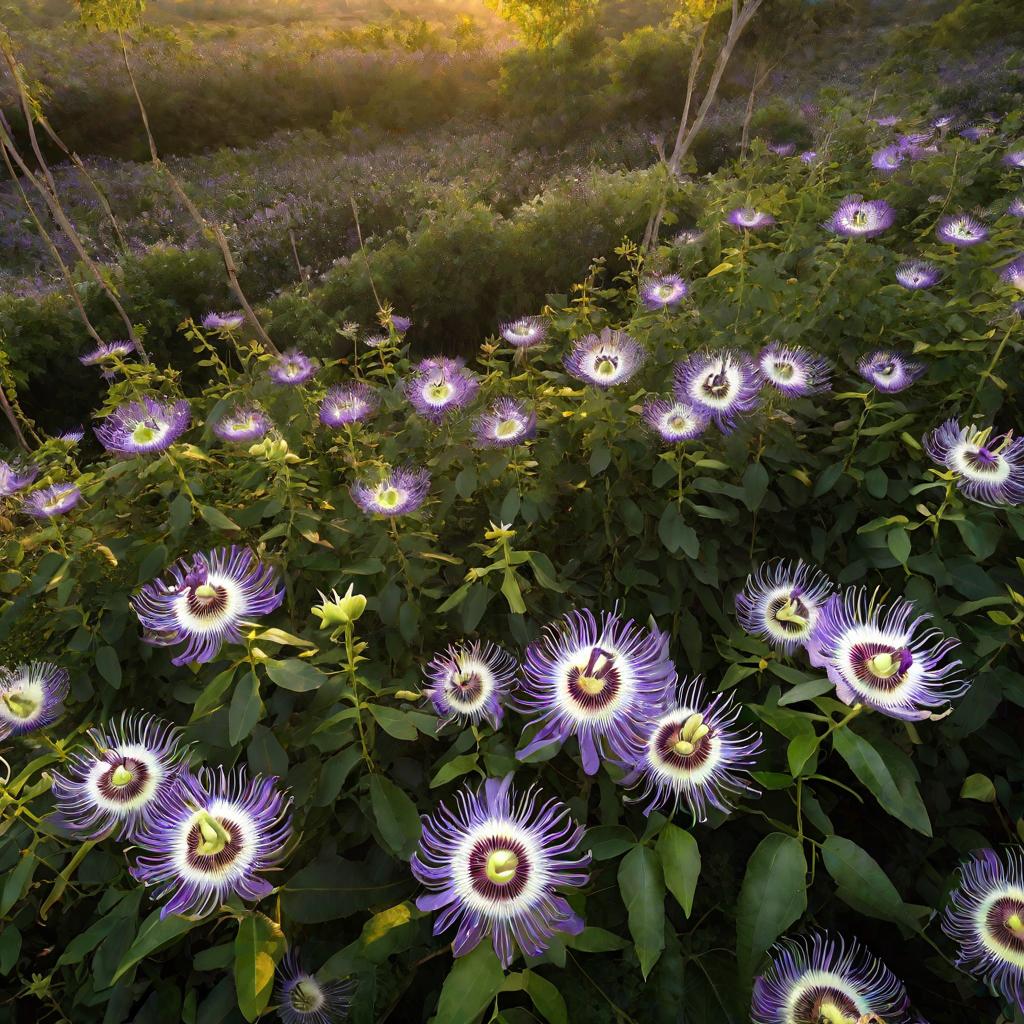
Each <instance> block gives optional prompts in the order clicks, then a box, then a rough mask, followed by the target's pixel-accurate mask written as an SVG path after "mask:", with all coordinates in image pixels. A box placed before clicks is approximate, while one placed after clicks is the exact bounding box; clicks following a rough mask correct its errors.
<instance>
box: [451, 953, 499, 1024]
mask: <svg viewBox="0 0 1024 1024" xmlns="http://www.w3.org/2000/svg"><path fill="white" fill-rule="evenodd" d="M504 984H505V972H504V971H503V970H502V969H501V964H500V963H498V958H497V957H496V956H495V955H494V949H493V948H492V946H491V943H490V942H489V941H487V940H486V939H485V940H484V941H482V942H481V943H480V945H478V946H477V947H476V949H474V950H473V951H472V952H471V953H467V954H466V955H465V956H460V957H456V958H455V963H454V964H453V965H452V969H451V970H450V971H449V972H448V977H447V978H445V979H444V985H443V986H442V987H441V997H440V999H438V1001H437V1014H436V1015H435V1017H434V1024H472V1022H473V1021H474V1020H476V1018H477V1017H478V1016H479V1015H480V1014H481V1013H483V1012H484V1010H486V1009H487V1007H488V1006H490V1004H491V1000H493V999H494V997H495V996H496V995H497V994H498V993H499V992H500V991H501V989H502V986H503V985H504Z"/></svg>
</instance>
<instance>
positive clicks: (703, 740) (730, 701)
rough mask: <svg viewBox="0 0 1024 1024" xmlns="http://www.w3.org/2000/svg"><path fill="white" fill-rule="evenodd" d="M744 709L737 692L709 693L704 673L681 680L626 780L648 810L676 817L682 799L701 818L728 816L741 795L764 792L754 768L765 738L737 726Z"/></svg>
mask: <svg viewBox="0 0 1024 1024" xmlns="http://www.w3.org/2000/svg"><path fill="white" fill-rule="evenodd" d="M741 711H742V705H737V704H736V703H735V701H734V696H733V695H730V694H725V693H717V694H714V695H711V696H709V695H708V693H707V691H706V688H705V686H704V683H703V681H702V680H701V678H700V677H699V676H698V677H697V678H696V679H694V680H693V681H692V682H690V683H687V682H686V681H685V680H684V681H683V682H682V683H681V684H680V687H679V694H678V698H677V702H676V705H675V706H674V707H671V708H669V709H668V710H667V711H665V712H664V713H663V714H661V715H660V716H658V717H657V718H655V719H653V720H651V721H650V722H648V723H647V724H646V725H645V726H644V732H645V733H646V739H645V740H644V746H643V750H642V752H641V753H640V755H639V756H638V757H637V759H636V761H635V763H634V765H633V767H632V770H631V771H630V772H629V773H628V774H627V775H626V776H624V777H623V779H622V780H621V781H622V785H623V786H626V787H634V786H636V787H638V788H639V789H640V793H639V795H638V796H637V797H635V799H636V800H638V801H641V802H643V801H647V806H646V807H645V808H644V814H646V815H650V814H651V812H652V811H655V810H661V811H663V812H664V813H665V814H667V815H669V816H672V815H674V814H675V811H676V809H677V807H678V806H679V804H680V803H682V804H684V805H685V806H686V808H687V809H688V810H689V811H690V813H691V814H692V815H693V818H694V820H695V821H707V820H708V809H709V808H712V807H713V808H715V809H716V810H718V811H720V812H721V813H723V814H728V813H729V811H730V810H731V809H732V807H733V806H734V804H735V802H736V799H737V798H738V797H740V796H741V795H743V794H750V795H752V796H760V791H759V790H758V789H757V788H756V787H754V786H753V785H752V784H751V781H750V775H749V771H750V769H751V768H752V767H753V765H754V764H755V762H756V760H757V755H758V753H759V752H760V750H761V747H762V745H763V738H762V736H761V733H759V732H757V731H756V730H753V729H742V728H737V726H736V719H737V718H738V717H739V715H740V712H741Z"/></svg>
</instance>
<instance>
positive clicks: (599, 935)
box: [565, 925, 629, 953]
mask: <svg viewBox="0 0 1024 1024" xmlns="http://www.w3.org/2000/svg"><path fill="white" fill-rule="evenodd" d="M565 944H566V945H567V946H571V947H572V948H573V949H578V950H579V951H580V952H581V953H611V952H612V951H613V950H617V949H625V948H626V947H627V946H628V945H629V943H628V942H626V940H625V939H624V938H622V937H621V936H619V935H616V934H614V933H613V932H609V931H606V930H605V929H604V928H596V927H594V926H592V925H588V926H587V927H586V928H584V929H583V931H581V932H580V933H579V935H570V936H568V937H567V938H566V940H565Z"/></svg>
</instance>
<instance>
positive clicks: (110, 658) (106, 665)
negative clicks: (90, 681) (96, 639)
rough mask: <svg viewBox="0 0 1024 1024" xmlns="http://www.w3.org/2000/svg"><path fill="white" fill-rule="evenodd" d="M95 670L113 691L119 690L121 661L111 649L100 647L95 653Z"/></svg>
mask: <svg viewBox="0 0 1024 1024" xmlns="http://www.w3.org/2000/svg"><path fill="white" fill-rule="evenodd" d="M96 670H97V671H98V672H99V674H100V675H101V676H103V678H104V679H105V680H106V681H107V682H108V683H110V685H111V686H112V687H113V688H114V689H115V690H119V689H120V688H121V659H120V658H118V656H117V651H115V650H114V648H113V647H101V648H100V649H99V650H98V651H97V652H96Z"/></svg>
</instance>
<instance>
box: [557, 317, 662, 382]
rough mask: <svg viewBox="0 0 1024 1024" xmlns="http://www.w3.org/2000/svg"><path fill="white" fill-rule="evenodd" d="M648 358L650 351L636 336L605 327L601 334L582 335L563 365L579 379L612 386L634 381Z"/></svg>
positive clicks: (564, 359)
mask: <svg viewBox="0 0 1024 1024" xmlns="http://www.w3.org/2000/svg"><path fill="white" fill-rule="evenodd" d="M646 358H647V353H646V352H645V350H644V348H643V346H642V345H641V344H640V343H639V342H638V341H637V340H636V339H635V338H633V337H632V336H630V335H629V334H626V332H625V331H613V330H611V329H610V328H608V327H605V328H604V329H603V330H602V331H601V333H600V334H588V335H586V337H583V338H580V339H579V340H578V341H577V342H576V343H575V345H574V346H573V348H572V351H571V352H569V353H568V354H567V355H566V356H565V357H564V358H563V360H562V364H563V365H564V366H565V369H566V371H567V372H568V373H569V374H571V375H572V376H573V377H575V378H576V379H577V380H581V381H583V382H584V383H586V384H593V385H594V386H595V387H599V388H610V387H614V386H615V385H616V384H625V383H627V382H628V381H629V380H631V379H632V378H633V377H634V376H635V375H636V373H637V371H638V370H639V369H640V367H641V366H643V364H644V361H645V360H646Z"/></svg>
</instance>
